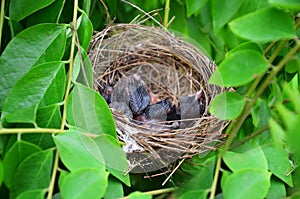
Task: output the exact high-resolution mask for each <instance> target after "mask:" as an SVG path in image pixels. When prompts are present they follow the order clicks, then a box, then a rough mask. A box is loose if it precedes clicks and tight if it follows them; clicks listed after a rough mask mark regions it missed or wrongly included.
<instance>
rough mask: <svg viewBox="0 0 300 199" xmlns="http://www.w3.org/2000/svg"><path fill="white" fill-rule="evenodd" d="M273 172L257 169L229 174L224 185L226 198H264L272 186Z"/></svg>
mask: <svg viewBox="0 0 300 199" xmlns="http://www.w3.org/2000/svg"><path fill="white" fill-rule="evenodd" d="M270 177H271V173H269V172H267V171H261V170H257V169H246V170H240V171H238V172H236V173H233V174H231V175H230V176H228V178H227V179H226V181H225V182H224V186H223V187H222V190H223V196H224V198H232V199H235V198H237V199H240V198H243V199H248V198H249V199H253V198H264V197H265V196H266V195H267V193H268V190H269V188H270Z"/></svg>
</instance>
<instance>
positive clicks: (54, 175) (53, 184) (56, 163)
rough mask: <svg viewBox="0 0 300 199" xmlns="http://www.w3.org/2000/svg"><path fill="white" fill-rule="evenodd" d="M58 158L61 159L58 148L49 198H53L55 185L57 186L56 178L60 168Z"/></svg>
mask: <svg viewBox="0 0 300 199" xmlns="http://www.w3.org/2000/svg"><path fill="white" fill-rule="evenodd" d="M58 160H59V152H58V150H56V153H55V160H54V165H53V169H52V176H51V181H50V185H49V189H48V196H47V199H51V198H52V195H53V191H54V186H55V179H56V172H57V170H58Z"/></svg>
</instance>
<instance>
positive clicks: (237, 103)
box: [209, 92, 245, 120]
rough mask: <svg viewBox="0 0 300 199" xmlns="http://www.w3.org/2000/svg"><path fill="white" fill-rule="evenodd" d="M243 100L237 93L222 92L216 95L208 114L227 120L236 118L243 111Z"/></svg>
mask: <svg viewBox="0 0 300 199" xmlns="http://www.w3.org/2000/svg"><path fill="white" fill-rule="evenodd" d="M244 104H245V99H244V98H243V97H242V96H240V95H239V94H237V93H233V92H224V93H221V94H219V95H217V96H216V97H215V98H214V99H213V101H212V102H211V104H210V109H209V111H210V113H212V114H213V115H215V116H217V117H218V118H221V119H224V120H228V119H234V118H236V117H238V116H239V115H240V114H241V112H242V111H243V108H244Z"/></svg>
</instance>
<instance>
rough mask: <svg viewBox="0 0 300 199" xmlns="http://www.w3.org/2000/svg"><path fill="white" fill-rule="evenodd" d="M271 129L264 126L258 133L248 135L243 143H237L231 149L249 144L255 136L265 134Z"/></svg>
mask: <svg viewBox="0 0 300 199" xmlns="http://www.w3.org/2000/svg"><path fill="white" fill-rule="evenodd" d="M269 128H270V127H269V126H268V125H267V126H264V127H262V128H261V129H258V130H257V131H255V132H253V133H251V134H250V135H248V136H247V137H245V138H243V139H242V140H241V141H239V142H237V143H235V144H234V145H232V146H231V147H230V148H231V149H233V148H236V147H238V146H240V145H242V144H244V143H245V142H247V141H248V140H250V139H252V138H254V137H255V136H257V135H259V134H261V133H263V132H265V131H266V130H268V129H269Z"/></svg>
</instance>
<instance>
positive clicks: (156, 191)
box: [119, 187, 177, 199]
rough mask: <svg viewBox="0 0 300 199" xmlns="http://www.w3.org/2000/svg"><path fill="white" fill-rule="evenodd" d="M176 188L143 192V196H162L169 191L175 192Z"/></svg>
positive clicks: (123, 198)
mask: <svg viewBox="0 0 300 199" xmlns="http://www.w3.org/2000/svg"><path fill="white" fill-rule="evenodd" d="M176 189H177V188H176V187H172V188H166V189H158V190H154V191H146V192H143V193H145V194H149V195H158V194H163V193H169V192H171V191H175V190H176ZM128 198H129V197H128V196H125V197H122V198H119V199H128Z"/></svg>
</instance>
